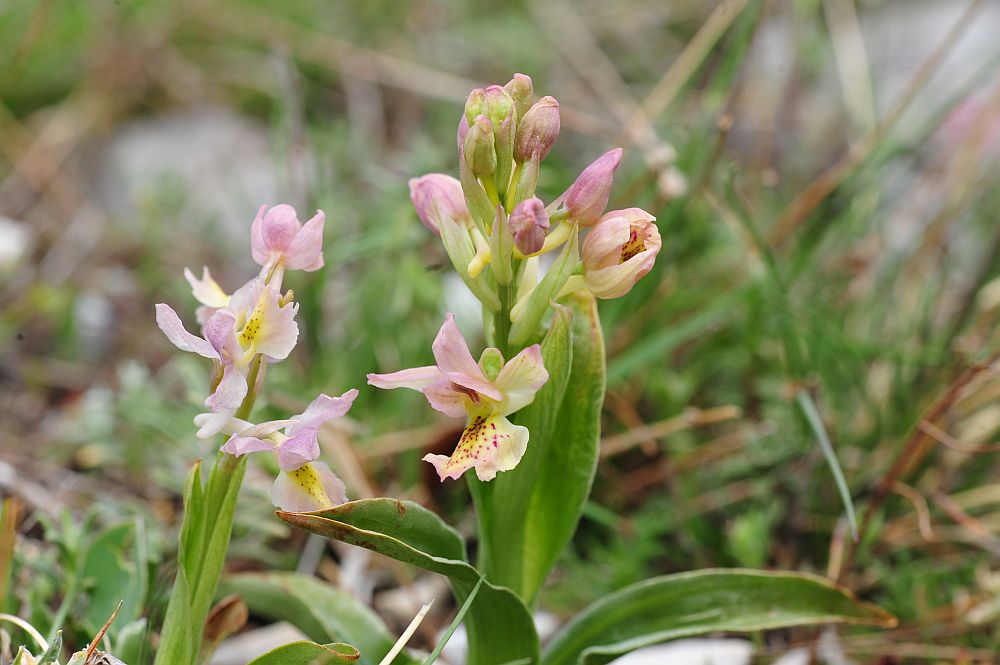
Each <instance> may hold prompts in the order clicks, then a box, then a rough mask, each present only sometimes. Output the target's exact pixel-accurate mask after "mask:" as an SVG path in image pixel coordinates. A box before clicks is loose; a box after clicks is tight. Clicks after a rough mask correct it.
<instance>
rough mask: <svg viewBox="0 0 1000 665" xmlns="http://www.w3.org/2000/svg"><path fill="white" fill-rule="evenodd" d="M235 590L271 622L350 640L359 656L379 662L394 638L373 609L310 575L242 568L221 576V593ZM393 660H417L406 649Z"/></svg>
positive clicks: (325, 638)
mask: <svg viewBox="0 0 1000 665" xmlns="http://www.w3.org/2000/svg"><path fill="white" fill-rule="evenodd" d="M230 593H235V594H238V595H239V596H240V597H241V598H243V602H245V603H246V604H247V607H248V608H250V611H251V612H252V613H253V614H256V615H258V616H262V617H265V618H267V619H271V620H273V621H281V620H284V621H288V622H289V623H291V624H292V625H294V626H296V627H298V628H299V630H301V631H302V632H303V633H305V634H306V636H307V637H308V638H309V639H311V640H315V641H317V642H321V643H326V642H349V643H351V644H353V645H355V646H357V647H358V649H359V650H360V651H361V659H360V660H359V661H358V662H359V663H362V665H365V664H367V663H371V664H372V665H377V663H379V661H380V660H381V658H382V656H384V655H385V654H386V653H388V652H389V649H391V648H392V645H393V644H394V643H395V642H396V640H395V638H394V637H393V636H392V635H390V634H389V630H388V629H387V628H386V627H385V625H384V624H383V623H382V620H381V619H379V617H378V615H376V614H375V613H374V612H373V611H371V610H370V609H369V608H368V607H367V606H365V605H363V604H362V603H361V602H360V601H359V600H358V599H357V598H355V597H354V596H352V595H350V594H349V593H346V592H344V591H342V590H340V589H338V588H337V587H335V586H332V585H330V584H326V583H325V582H323V581H322V580H319V579H317V578H315V577H312V576H310V575H302V574H300V573H240V574H238V575H228V576H226V577H224V578H223V580H222V584H221V585H220V586H219V594H220V595H225V594H230ZM393 662H395V663H397V664H403V663H411V662H416V661H414V660H413V659H411V658H409V657H408V656H406V655H405V654H400V655H399V656H398V657H396V659H395V660H394V661H393Z"/></svg>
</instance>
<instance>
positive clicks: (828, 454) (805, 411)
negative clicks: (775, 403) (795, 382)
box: [795, 389, 858, 542]
mask: <svg viewBox="0 0 1000 665" xmlns="http://www.w3.org/2000/svg"><path fill="white" fill-rule="evenodd" d="M795 402H796V403H797V404H798V405H799V408H800V409H801V410H802V415H804V416H805V417H806V420H807V421H808V422H809V427H811V428H812V431H813V434H814V435H815V436H816V441H818V442H819V448H820V450H822V451H823V456H824V457H825V458H826V463H827V465H829V467H830V473H832V474H833V479H834V481H835V482H836V483H837V491H838V492H839V493H840V500H841V501H842V502H843V504H844V511H845V512H846V513H847V526H848V527H849V528H850V529H851V538H852V539H853V540H854V542H858V518H857V515H855V513H854V503H853V502H852V501H851V490H850V488H848V487H847V479H846V478H845V477H844V471H843V469H841V468H840V461H839V460H837V453H836V451H834V449H833V444H832V443H831V442H830V436H829V435H828V434H827V432H826V428H825V427H824V426H823V419H822V418H820V415H819V411H818V410H817V409H816V403H815V402H813V398H812V396H811V395H810V394H809V392H808V391H807V390H805V389H800V390H799V391H798V392H797V393H796V394H795Z"/></svg>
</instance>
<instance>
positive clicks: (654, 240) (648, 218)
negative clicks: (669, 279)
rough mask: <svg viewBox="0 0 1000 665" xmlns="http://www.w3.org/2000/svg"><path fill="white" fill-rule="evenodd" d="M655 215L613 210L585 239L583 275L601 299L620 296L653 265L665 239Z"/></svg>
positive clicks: (628, 209)
mask: <svg viewBox="0 0 1000 665" xmlns="http://www.w3.org/2000/svg"><path fill="white" fill-rule="evenodd" d="M655 219H656V218H655V217H653V216H652V215H650V214H649V213H648V212H646V211H645V210H642V209H641V208H625V209H624V210H612V211H610V212H608V213H606V214H605V215H604V216H603V217H601V219H600V221H598V222H597V224H596V225H595V226H594V228H592V229H591V230H590V232H589V233H588V234H587V237H586V238H585V239H584V241H583V246H582V248H581V252H580V253H581V258H582V259H583V278H584V281H585V282H586V284H587V287H588V288H589V289H590V291H591V293H593V294H594V295H595V296H597V297H598V298H618V297H619V296H623V295H625V294H626V293H628V292H629V291H631V290H632V287H633V286H635V284H636V282H638V281H639V280H640V279H642V278H643V277H644V276H645V275H646V274H647V273H648V272H649V271H650V270H652V268H653V264H654V263H655V262H656V255H657V254H658V253H659V252H660V247H661V246H662V240H661V239H660V232H659V231H658V230H657V228H656V224H655V223H654V221H655Z"/></svg>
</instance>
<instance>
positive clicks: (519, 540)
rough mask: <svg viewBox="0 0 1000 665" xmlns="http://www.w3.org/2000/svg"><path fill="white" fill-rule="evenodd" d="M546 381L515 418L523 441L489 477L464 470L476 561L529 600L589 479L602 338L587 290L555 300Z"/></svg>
mask: <svg viewBox="0 0 1000 665" xmlns="http://www.w3.org/2000/svg"><path fill="white" fill-rule="evenodd" d="M542 356H543V359H544V361H545V367H546V369H548V371H549V381H548V382H547V383H546V385H545V386H543V387H542V389H541V390H540V391H539V392H538V395H537V396H536V397H535V401H534V402H532V403H531V404H530V405H529V406H528V407H526V408H524V409H522V410H521V411H519V412H518V413H517V414H515V416H514V418H513V420H514V422H516V423H517V424H518V425H523V426H525V427H527V428H528V431H529V432H530V438H529V441H528V449H527V450H526V451H525V454H524V457H523V458H522V459H521V462H520V464H518V466H517V468H516V469H514V470H513V471H509V472H507V473H501V474H499V475H498V476H497V478H496V479H495V480H493V481H491V482H490V483H480V482H479V481H477V480H475V478H473V477H472V476H471V474H470V476H469V478H470V485H471V486H472V488H473V496H474V497H475V498H476V501H477V514H478V515H479V517H480V531H481V533H482V541H483V542H482V545H481V547H482V554H481V556H483V559H482V568H483V570H484V571H485V572H486V577H487V579H489V580H490V581H491V582H494V583H495V584H500V585H503V586H507V587H509V588H511V589H512V590H513V591H514V592H515V593H517V594H518V595H519V596H520V597H521V599H522V600H524V601H525V602H527V603H529V604H530V603H532V602H533V601H534V598H535V596H536V595H537V594H538V590H539V589H540V588H541V586H542V584H543V583H544V582H545V578H546V577H547V576H548V574H549V571H550V570H551V569H552V566H554V565H555V562H556V559H558V557H559V555H560V554H561V553H562V551H563V550H564V549H565V548H566V545H567V544H568V543H569V540H570V538H571V537H572V535H573V531H574V530H575V529H576V525H577V522H578V521H579V519H580V514H581V512H582V511H583V506H584V503H585V502H586V499H587V495H588V494H589V493H590V487H591V484H592V483H593V480H594V472H595V470H596V468H597V457H598V452H599V445H600V433H601V421H600V417H601V406H602V404H603V402H604V386H605V368H604V338H603V335H602V333H601V324H600V320H599V319H598V315H597V306H596V302H595V301H594V299H593V297H591V296H585V297H584V298H580V299H577V300H575V301H574V302H573V304H572V309H570V308H568V307H558V308H557V310H556V313H555V315H554V316H553V320H552V326H551V328H550V330H549V333H548V335H547V336H546V338H545V340H544V341H543V343H542Z"/></svg>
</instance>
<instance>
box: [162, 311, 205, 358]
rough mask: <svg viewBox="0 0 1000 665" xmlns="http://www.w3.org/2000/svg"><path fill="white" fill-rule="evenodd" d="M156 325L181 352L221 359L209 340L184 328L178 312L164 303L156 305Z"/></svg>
mask: <svg viewBox="0 0 1000 665" xmlns="http://www.w3.org/2000/svg"><path fill="white" fill-rule="evenodd" d="M156 325H158V326H159V327H160V330H162V331H163V334H164V335H166V336H167V339H169V340H170V342H171V343H172V344H173V345H174V346H176V347H177V348H178V349H180V350H181V351H188V352H190V353H197V354H198V355H199V356H203V357H205V358H213V359H217V358H218V357H219V354H218V352H217V351H216V350H215V349H214V348H212V345H211V344H210V343H209V342H208V341H207V340H204V339H202V338H201V337H197V336H195V335H192V334H191V333H189V332H188V331H187V330H186V329H185V328H184V324H183V323H181V319H180V317H179V316H177V312H175V311H174V310H173V309H171V308H170V306H169V305H164V304H163V303H158V304H157V305H156Z"/></svg>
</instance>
